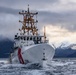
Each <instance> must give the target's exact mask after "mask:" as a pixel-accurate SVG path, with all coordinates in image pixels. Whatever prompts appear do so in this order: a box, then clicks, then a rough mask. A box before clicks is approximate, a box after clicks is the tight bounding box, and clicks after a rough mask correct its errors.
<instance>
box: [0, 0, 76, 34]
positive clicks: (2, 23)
mask: <svg viewBox="0 0 76 75" xmlns="http://www.w3.org/2000/svg"><path fill="white" fill-rule="evenodd" d="M58 1H59V0H47V1H46V0H0V34H1V33H2V34H4V33H5V34H7V33H8V34H9V33H15V32H16V31H17V30H18V29H19V28H20V26H21V24H19V23H18V20H19V19H20V17H19V15H17V14H18V12H19V11H21V9H26V7H27V5H28V4H30V9H31V10H33V8H34V9H36V11H38V12H39V14H38V20H39V23H38V28H41V26H43V25H47V24H49V25H59V26H61V27H64V28H66V29H68V30H69V31H76V21H75V19H76V11H67V12H60V13H56V12H52V11H49V10H50V9H49V10H48V11H45V10H39V9H45V7H46V8H47V6H48V5H51V4H54V3H57V2H58ZM8 30H9V31H10V32H7V31H8Z"/></svg>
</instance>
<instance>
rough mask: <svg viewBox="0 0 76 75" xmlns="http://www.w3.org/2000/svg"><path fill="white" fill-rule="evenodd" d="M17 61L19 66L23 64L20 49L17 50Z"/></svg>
mask: <svg viewBox="0 0 76 75" xmlns="http://www.w3.org/2000/svg"><path fill="white" fill-rule="evenodd" d="M18 59H19V62H20V63H21V64H24V60H23V57H22V55H21V48H19V49H18Z"/></svg>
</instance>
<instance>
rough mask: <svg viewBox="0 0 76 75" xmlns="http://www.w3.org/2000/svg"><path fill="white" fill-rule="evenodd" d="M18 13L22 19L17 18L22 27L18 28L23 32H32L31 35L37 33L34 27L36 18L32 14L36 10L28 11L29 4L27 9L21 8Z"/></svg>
mask: <svg viewBox="0 0 76 75" xmlns="http://www.w3.org/2000/svg"><path fill="white" fill-rule="evenodd" d="M19 14H20V15H23V21H21V20H19V22H21V23H22V28H21V29H20V30H21V31H23V34H28V35H30V33H32V35H37V34H38V29H37V27H36V23H37V22H38V21H37V20H35V19H34V16H35V15H37V14H38V12H35V13H33V12H30V10H29V5H28V9H27V11H24V10H22V12H19Z"/></svg>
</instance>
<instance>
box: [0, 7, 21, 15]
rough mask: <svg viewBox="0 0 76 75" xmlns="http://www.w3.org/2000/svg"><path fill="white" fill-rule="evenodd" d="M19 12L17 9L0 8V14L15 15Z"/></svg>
mask: <svg viewBox="0 0 76 75" xmlns="http://www.w3.org/2000/svg"><path fill="white" fill-rule="evenodd" d="M19 11H20V10H19V9H13V8H7V7H2V6H0V13H7V14H15V15H17V14H18V12H19Z"/></svg>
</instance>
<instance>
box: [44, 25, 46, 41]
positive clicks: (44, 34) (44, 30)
mask: <svg viewBox="0 0 76 75" xmlns="http://www.w3.org/2000/svg"><path fill="white" fill-rule="evenodd" d="M44 41H46V29H45V26H44Z"/></svg>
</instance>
